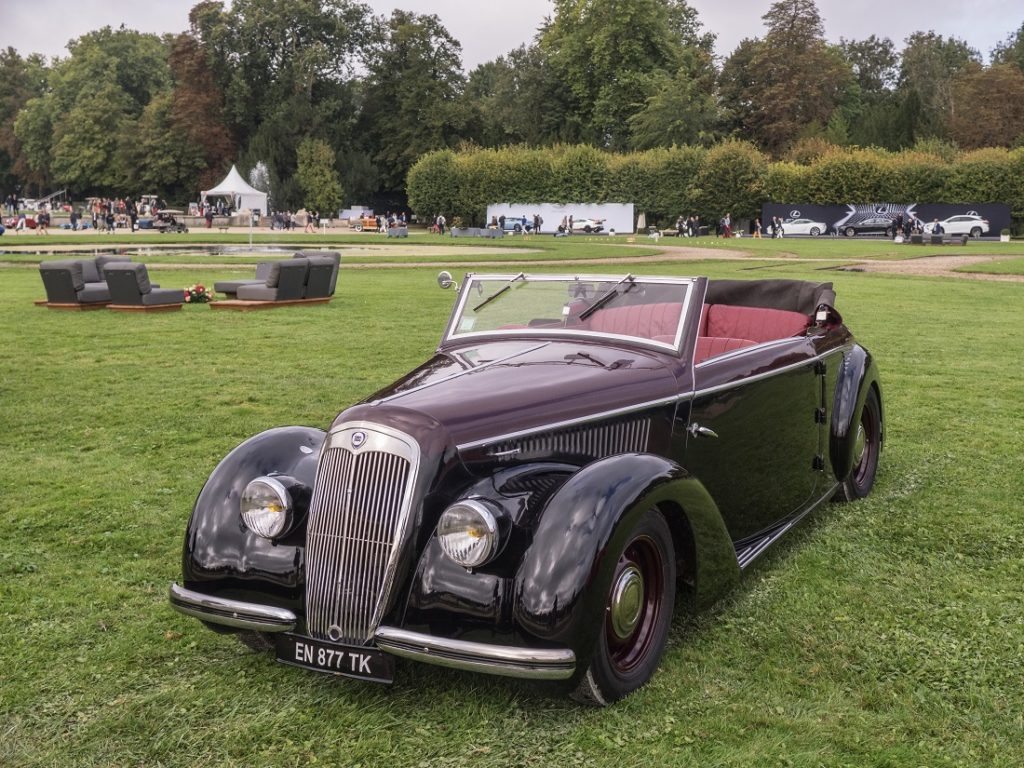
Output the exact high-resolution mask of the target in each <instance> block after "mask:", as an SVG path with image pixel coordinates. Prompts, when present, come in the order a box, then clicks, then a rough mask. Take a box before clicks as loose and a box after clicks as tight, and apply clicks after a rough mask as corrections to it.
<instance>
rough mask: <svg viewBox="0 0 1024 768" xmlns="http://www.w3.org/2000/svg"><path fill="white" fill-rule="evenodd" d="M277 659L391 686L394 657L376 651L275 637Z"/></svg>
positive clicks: (318, 641)
mask: <svg viewBox="0 0 1024 768" xmlns="http://www.w3.org/2000/svg"><path fill="white" fill-rule="evenodd" d="M276 641H277V660H278V661H280V662H283V663H284V664H292V665H294V666H296V667H302V668H304V669H312V670H314V671H316V672H327V673H328V674H332V675H343V676H345V677H354V678H356V679H358V680H371V681H373V682H375V683H391V682H394V679H395V658H394V657H393V656H390V655H388V654H386V653H384V652H383V651H378V650H377V649H376V648H365V647H360V646H351V645H339V644H338V643H331V642H326V641H324V640H316V639H314V638H312V637H303V636H302V635H291V634H288V633H282V634H279V635H277V638H276Z"/></svg>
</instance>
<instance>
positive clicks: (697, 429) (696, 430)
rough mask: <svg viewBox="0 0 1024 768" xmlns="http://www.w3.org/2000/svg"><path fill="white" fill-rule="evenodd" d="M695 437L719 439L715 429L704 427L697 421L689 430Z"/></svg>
mask: <svg viewBox="0 0 1024 768" xmlns="http://www.w3.org/2000/svg"><path fill="white" fill-rule="evenodd" d="M687 431H688V432H689V433H690V434H691V435H692V436H693V437H718V433H717V432H715V430H713V429H708V428H707V427H702V426H701V425H700V424H698V423H697V422H696V421H695V422H693V424H691V425H690V427H689V429H688V430H687Z"/></svg>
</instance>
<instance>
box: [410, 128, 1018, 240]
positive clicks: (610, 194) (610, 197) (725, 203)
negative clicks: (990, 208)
mask: <svg viewBox="0 0 1024 768" xmlns="http://www.w3.org/2000/svg"><path fill="white" fill-rule="evenodd" d="M407 184H408V194H409V205H410V206H411V207H412V209H413V211H415V212H416V214H417V215H418V216H419V217H420V218H426V219H433V217H435V216H436V215H437V214H438V213H443V214H444V215H445V216H447V217H448V220H449V221H451V220H452V218H453V217H455V216H458V217H460V218H461V219H462V221H463V222H464V223H465V224H466V225H467V226H483V225H485V224H486V222H485V221H484V218H485V217H486V214H487V206H488V205H489V204H491V203H498V202H508V203H542V202H545V203H574V202H594V203H633V204H634V205H635V206H636V210H637V212H638V213H639V212H641V211H643V212H646V214H647V219H648V221H649V222H652V223H657V224H659V225H661V226H670V225H672V224H673V223H674V222H675V220H676V217H678V216H680V215H682V216H689V215H690V214H698V215H699V216H700V217H701V218H702V219H703V220H704V221H711V222H714V221H717V220H718V219H719V218H720V217H721V216H722V215H724V214H725V213H726V211H730V212H731V213H732V215H733V218H734V219H747V218H753V217H754V216H757V215H759V213H760V210H761V204H762V203H763V202H781V203H801V202H807V203H817V204H822V205H828V204H835V203H862V202H926V203H962V202H971V203H1006V204H1008V205H1009V206H1010V210H1011V212H1012V215H1013V218H1014V222H1015V228H1018V229H1019V227H1020V222H1022V221H1024V148H1020V149H1015V150H1005V149H980V150H976V151H974V152H968V153H964V154H961V155H958V156H957V157H956V158H955V159H954V160H953V161H952V162H950V161H949V160H946V159H943V158H941V157H939V156H938V155H936V154H931V153H930V152H920V151H913V150H908V151H905V152H897V153H893V152H888V151H886V150H882V149H843V148H839V147H834V148H832V149H830V150H828V151H824V152H821V153H820V154H817V155H816V156H815V157H813V158H812V159H810V160H809V161H808V162H806V163H793V162H787V161H779V162H770V161H769V159H768V158H767V156H765V155H764V154H763V153H762V152H760V151H759V150H758V149H757V148H756V147H755V146H754V145H752V144H750V143H748V142H744V141H735V140H730V141H725V142H722V143H721V144H718V145H717V146H715V147H712V148H711V149H704V148H702V147H673V148H671V149H652V150H648V151H646V152H632V153H627V154H611V153H608V152H604V151H602V150H599V149H596V148H594V147H590V146H586V145H560V146H555V147H547V148H543V149H531V148H528V147H505V148H502V149H480V148H475V147H474V148H468V149H463V150H460V151H458V152H454V151H452V150H448V149H444V150H438V151H436V152H429V153H427V154H426V155H423V156H422V157H421V158H420V159H419V160H418V161H417V162H416V164H415V165H413V167H412V169H411V170H410V171H409V176H408V181H407Z"/></svg>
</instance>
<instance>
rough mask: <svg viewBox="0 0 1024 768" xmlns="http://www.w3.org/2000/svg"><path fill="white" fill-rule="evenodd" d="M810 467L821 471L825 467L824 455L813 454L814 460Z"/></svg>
mask: <svg viewBox="0 0 1024 768" xmlns="http://www.w3.org/2000/svg"><path fill="white" fill-rule="evenodd" d="M811 468H812V469H814V470H816V471H818V472H821V471H823V470H824V469H825V457H824V456H815V457H814V461H813V463H812V464H811Z"/></svg>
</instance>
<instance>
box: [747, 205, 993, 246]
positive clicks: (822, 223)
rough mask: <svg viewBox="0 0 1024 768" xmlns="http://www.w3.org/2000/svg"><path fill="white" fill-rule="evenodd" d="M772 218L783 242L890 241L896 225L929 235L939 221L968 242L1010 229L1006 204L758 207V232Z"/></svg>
mask: <svg viewBox="0 0 1024 768" xmlns="http://www.w3.org/2000/svg"><path fill="white" fill-rule="evenodd" d="M773 217H778V218H779V219H781V222H782V231H783V232H784V234H785V236H786V237H791V236H810V237H817V236H824V235H836V236H839V237H856V236H861V235H876V236H883V237H884V236H887V235H889V236H891V235H892V234H894V233H895V232H894V231H895V228H896V225H897V223H900V224H904V223H905V222H907V221H908V220H912V221H915V222H919V223H920V228H922V229H924V231H926V232H930V231H931V230H932V229H933V227H934V224H935V223H936V222H938V223H939V224H940V226H941V227H942V231H943V232H945V233H947V234H951V235H958V234H966V235H970V236H972V237H991V238H998V237H999V231H1000V230H1002V229H1004V228H1009V226H1010V206H1009V205H1006V204H1004V203H860V204H853V203H851V204H848V205H813V204H811V203H765V204H764V205H762V206H761V230H762V232H763V233H764V234H765V235H768V236H770V235H771V234H772V229H771V225H772V221H773Z"/></svg>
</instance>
